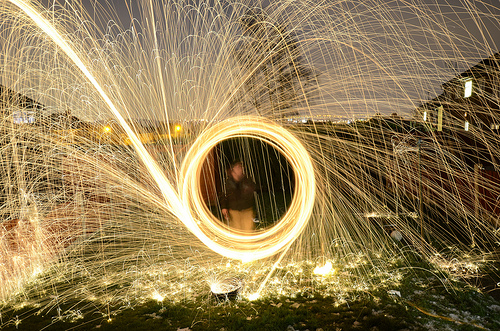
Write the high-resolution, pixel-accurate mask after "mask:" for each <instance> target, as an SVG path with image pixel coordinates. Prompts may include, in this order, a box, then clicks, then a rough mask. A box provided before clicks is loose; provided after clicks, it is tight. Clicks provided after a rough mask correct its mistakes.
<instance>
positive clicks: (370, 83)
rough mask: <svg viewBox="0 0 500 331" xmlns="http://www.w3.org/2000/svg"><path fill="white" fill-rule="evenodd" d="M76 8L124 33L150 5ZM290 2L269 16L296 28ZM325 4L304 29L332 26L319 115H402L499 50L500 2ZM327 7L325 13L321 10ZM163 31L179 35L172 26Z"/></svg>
mask: <svg viewBox="0 0 500 331" xmlns="http://www.w3.org/2000/svg"><path fill="white" fill-rule="evenodd" d="M54 1H55V2H59V0H40V2H41V3H42V4H43V5H44V6H45V7H47V6H49V5H50V4H51V3H53V2H54ZM77 1H78V0H77ZM152 2H153V3H154V4H158V3H159V2H161V1H158V0H152ZM177 2H180V1H179V0H177ZM239 2H240V3H249V4H250V5H255V6H257V7H263V8H266V7H267V6H268V5H269V2H268V1H264V2H263V1H250V0H248V1H245V0H241V1H239ZM81 3H82V5H83V6H84V7H85V8H86V9H87V11H88V13H89V15H90V17H91V19H92V20H93V21H95V22H96V23H97V25H98V26H99V27H100V28H101V30H103V31H106V26H108V25H109V19H113V20H114V21H115V22H116V24H118V25H119V26H121V27H122V28H123V29H128V28H129V27H130V26H131V22H132V17H133V18H134V19H136V20H137V23H138V24H136V26H140V24H141V23H143V22H142V21H143V18H142V17H141V14H142V11H141V9H140V8H139V7H138V4H142V5H144V4H146V5H147V4H149V0H140V1H137V0H81ZM183 3H185V4H190V3H191V4H193V3H195V4H197V3H199V1H196V0H185V1H183ZM208 3H209V4H210V5H211V6H213V5H214V4H216V5H220V6H221V8H224V9H223V10H224V11H226V12H225V14H226V15H228V16H230V13H229V12H228V11H231V10H232V9H231V8H232V6H230V5H228V4H230V3H233V2H232V1H216V0H208ZM295 3H296V2H294V1H288V2H286V1H283V2H275V1H271V6H272V9H271V10H279V11H280V13H281V14H280V15H282V16H286V15H289V16H290V22H300V20H301V16H303V15H301V13H300V12H298V13H297V12H294V7H293V6H294V5H295ZM312 3H314V4H316V3H321V1H314V2H311V6H312ZM323 3H324V4H325V5H324V6H322V7H320V5H318V7H317V8H318V10H316V11H314V10H312V11H311V13H312V14H315V13H316V12H322V15H323V16H322V17H321V20H320V21H316V22H313V20H312V19H311V23H310V25H309V26H310V27H312V28H311V29H321V28H323V27H321V24H330V25H331V26H330V27H329V28H330V29H329V30H328V31H329V33H330V35H329V36H328V38H325V40H322V41H321V42H320V43H321V46H319V47H316V48H314V47H313V48H311V49H312V51H311V52H316V53H315V54H314V56H311V58H314V59H319V60H320V62H318V63H315V64H314V65H315V66H316V67H317V68H318V70H319V71H321V72H322V76H321V79H323V80H324V81H326V80H327V79H328V80H329V81H328V83H329V84H331V85H329V86H328V88H327V89H325V91H326V93H325V94H324V95H323V96H322V98H323V99H322V100H323V103H324V105H325V108H324V109H323V111H327V112H335V113H337V114H340V115H341V116H342V115H345V116H352V115H360V114H361V115H362V114H369V113H371V114H373V113H374V112H383V113H387V112H393V111H394V109H396V108H397V109H399V110H400V111H401V112H402V113H407V112H409V111H411V109H414V107H415V106H416V105H417V104H418V103H419V102H420V100H425V99H428V98H432V97H434V96H435V95H437V94H439V93H441V90H440V84H441V83H443V82H445V81H447V80H448V79H450V78H452V77H453V76H454V75H456V74H457V73H459V72H461V71H463V70H466V69H467V68H469V67H470V66H472V65H474V64H475V63H477V62H478V61H480V60H481V59H483V58H486V57H488V56H490V55H492V54H493V53H495V52H497V51H498V50H499V49H500V1H499V0H468V1H466V0H365V1H359V0H355V1H354V0H353V1H342V0H326V1H323ZM278 4H285V6H284V7H286V6H288V8H285V9H283V8H281V7H279V5H278ZM328 6H329V9H328V10H326V9H325V10H322V8H327V7H328ZM103 13H104V14H103ZM324 15H330V16H329V17H328V18H325V16H324ZM308 19H309V18H308ZM207 20H208V19H207ZM186 22H187V23H186ZM184 23H185V24H186V25H185V26H184V30H182V31H181V30H179V31H178V32H177V33H178V35H179V38H178V40H182V38H184V37H187V35H189V33H191V31H190V26H189V24H190V23H189V20H186V21H185V22H184ZM208 23H210V22H208ZM306 23H308V24H309V22H306ZM292 24H293V23H292ZM314 24H316V25H314ZM208 25H209V24H208ZM208 25H207V26H208ZM166 28H167V29H170V30H172V31H175V29H178V27H177V26H172V24H170V25H169V24H167V25H166ZM216 28H220V27H217V26H216ZM288 28H293V27H291V26H288ZM307 29H308V25H307V24H304V25H303V26H302V30H301V31H297V33H298V35H299V37H298V38H299V39H302V40H307V38H308V36H309V35H308V34H307ZM332 31H333V34H332ZM301 34H302V35H301ZM314 37H315V38H316V37H322V35H321V34H316V35H314ZM320 39H321V38H320ZM326 39H328V40H326ZM176 40H177V39H176ZM175 42H176V41H174V42H173V43H175ZM170 43H172V41H170ZM210 46H211V45H208V46H207V50H208V51H210ZM179 49H180V48H178V49H177V50H179ZM180 50H181V51H182V49H180ZM212 50H215V48H212ZM320 53H321V54H320ZM319 54H320V55H321V56H319ZM187 55H188V56H189V55H190V54H187ZM222 85H224V84H222ZM330 91H331V94H329V92H330ZM220 95H222V94H220ZM184 108H185V107H184Z"/></svg>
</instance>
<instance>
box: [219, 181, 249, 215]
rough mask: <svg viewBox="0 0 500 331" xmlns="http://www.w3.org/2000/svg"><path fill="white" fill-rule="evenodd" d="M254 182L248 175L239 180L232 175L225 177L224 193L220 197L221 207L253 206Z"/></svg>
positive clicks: (241, 207)
mask: <svg viewBox="0 0 500 331" xmlns="http://www.w3.org/2000/svg"><path fill="white" fill-rule="evenodd" d="M254 192H255V183H254V182H253V181H252V180H251V179H250V178H248V177H246V176H245V177H243V179H242V180H240V181H239V182H237V181H235V180H234V179H233V178H232V177H228V178H227V179H226V193H225V194H224V195H223V196H222V197H221V200H220V207H221V209H232V210H244V209H248V208H253V206H254V203H255V198H254Z"/></svg>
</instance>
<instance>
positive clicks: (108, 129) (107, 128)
mask: <svg viewBox="0 0 500 331" xmlns="http://www.w3.org/2000/svg"><path fill="white" fill-rule="evenodd" d="M103 130H104V132H111V127H109V126H105V127H104V129H103Z"/></svg>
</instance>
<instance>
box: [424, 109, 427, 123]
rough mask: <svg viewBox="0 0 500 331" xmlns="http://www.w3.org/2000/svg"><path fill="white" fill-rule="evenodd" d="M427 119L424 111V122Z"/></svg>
mask: <svg viewBox="0 0 500 331" xmlns="http://www.w3.org/2000/svg"><path fill="white" fill-rule="evenodd" d="M425 121H427V112H426V111H424V122H425Z"/></svg>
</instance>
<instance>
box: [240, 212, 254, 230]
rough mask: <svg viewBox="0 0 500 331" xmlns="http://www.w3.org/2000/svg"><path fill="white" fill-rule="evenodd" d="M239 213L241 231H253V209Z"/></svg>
mask: <svg viewBox="0 0 500 331" xmlns="http://www.w3.org/2000/svg"><path fill="white" fill-rule="evenodd" d="M240 213H241V229H242V230H243V231H246V232H251V231H253V230H254V227H255V224H254V222H253V219H254V218H255V212H254V210H253V208H248V209H245V210H242V211H241V212H240Z"/></svg>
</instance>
